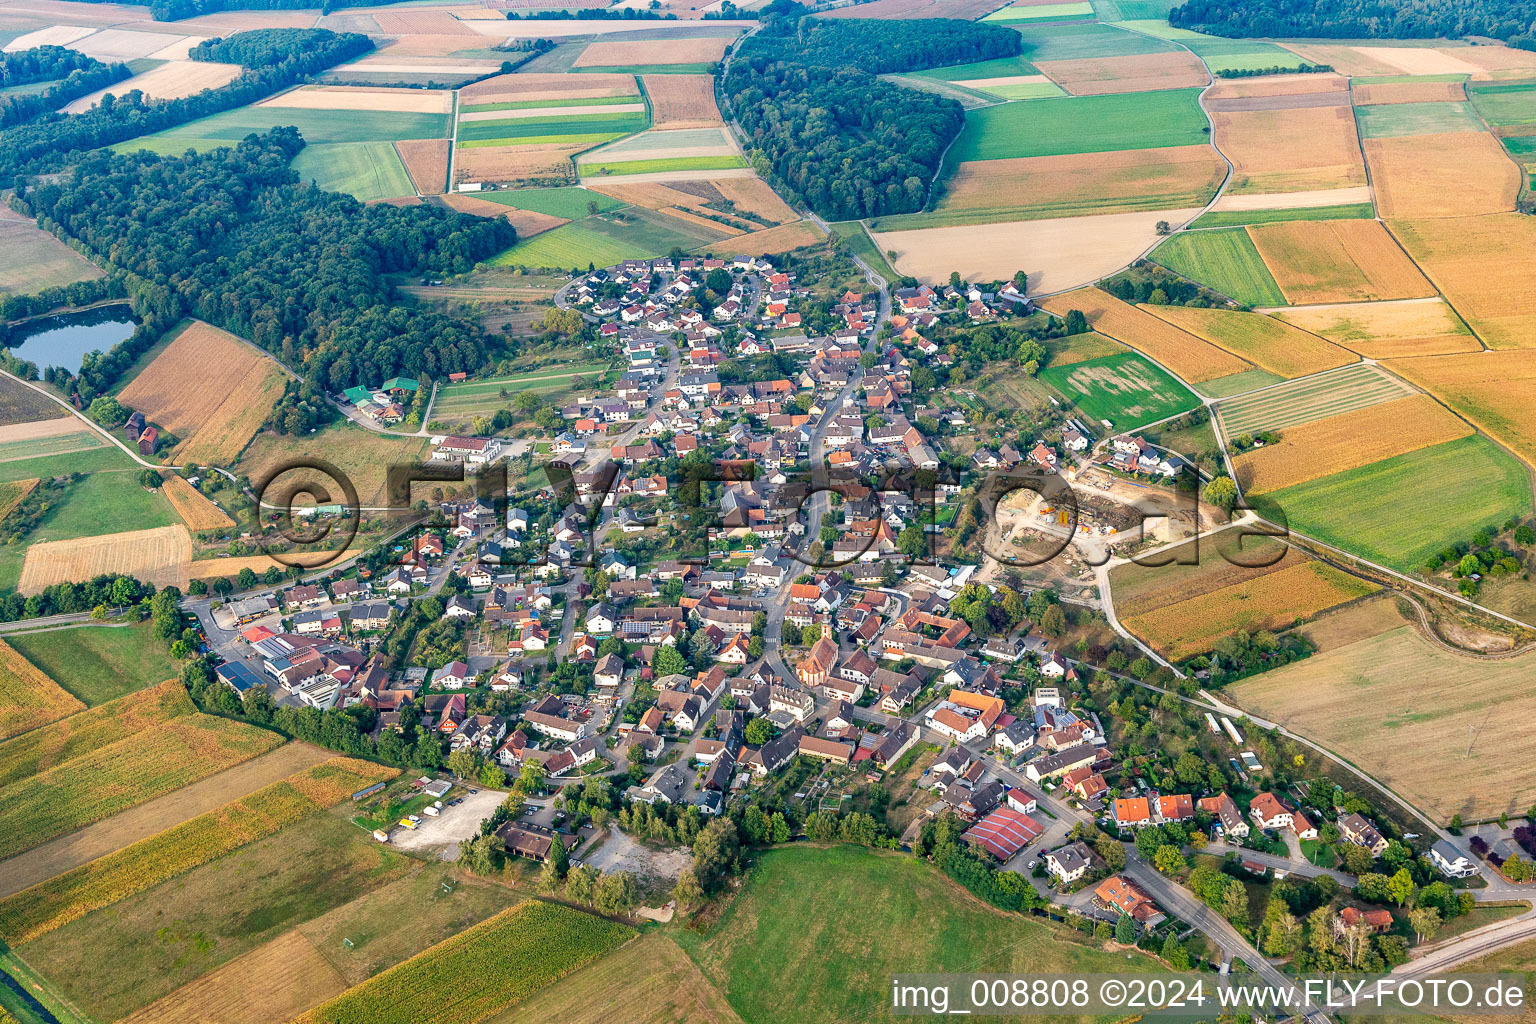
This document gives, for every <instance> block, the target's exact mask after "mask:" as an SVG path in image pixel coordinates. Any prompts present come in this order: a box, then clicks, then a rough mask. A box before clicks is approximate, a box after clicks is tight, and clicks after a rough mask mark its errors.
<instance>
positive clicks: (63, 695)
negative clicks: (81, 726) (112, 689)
mask: <svg viewBox="0 0 1536 1024" xmlns="http://www.w3.org/2000/svg"><path fill="white" fill-rule="evenodd" d="M83 710H85V705H84V704H82V703H80V701H79V700H78V699H76V698H75V697H73V696H71V695H70V693H69V691H67V690H65V689H64V688H63V687H62V686H60V685H59V684H58V683H56V682H54V681H53V680H52V679H49V678H48V677H47V676H46V675H44V674H43V672H42V671H41V670H40V669H38V668H37V667H36V666H34V665H33V664H32V663H31V662H30V661H28V660H27V659H26V658H23V657H22V656H21V654H20V653H18V652H17V651H16V650H15V649H14V648H12V647H11V646H10V645H9V644H7V643H5V642H4V641H3V640H0V739H6V738H8V737H11V736H15V735H16V734H17V733H22V732H26V731H27V730H29V729H35V728H37V727H38V726H40V725H47V724H48V723H49V722H55V721H57V720H58V719H60V718H64V717H65V716H66V715H72V714H74V713H75V712H77V711H83Z"/></svg>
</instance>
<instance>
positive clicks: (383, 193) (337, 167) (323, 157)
mask: <svg viewBox="0 0 1536 1024" xmlns="http://www.w3.org/2000/svg"><path fill="white" fill-rule="evenodd" d="M293 169H294V171H296V172H297V173H298V175H299V177H300V179H302V180H304V181H311V182H313V183H314V184H315V187H317V188H321V189H324V190H325V191H327V192H345V193H347V194H348V195H350V196H352V197H353V198H354V199H359V200H362V201H363V202H367V201H368V200H370V199H393V198H396V197H398V196H412V195H415V194H416V186H414V185H413V184H411V178H410V175H408V174H406V172H405V164H404V163H402V162H401V160H400V154H399V152H398V151H396V149H395V147H394V145H393V144H392V143H389V142H333V143H327V144H321V145H314V146H305V147H304V149H303V150H301V151H300V153H299V155H298V156H296V157H294V159H293Z"/></svg>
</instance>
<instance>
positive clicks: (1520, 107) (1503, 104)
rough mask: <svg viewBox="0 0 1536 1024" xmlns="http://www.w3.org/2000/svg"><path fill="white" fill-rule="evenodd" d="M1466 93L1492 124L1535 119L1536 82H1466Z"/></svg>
mask: <svg viewBox="0 0 1536 1024" xmlns="http://www.w3.org/2000/svg"><path fill="white" fill-rule="evenodd" d="M1467 95H1468V96H1469V97H1470V98H1471V100H1472V105H1473V106H1474V107H1476V108H1477V112H1478V113H1479V114H1481V115H1483V117H1484V119H1486V120H1487V122H1488V123H1489V124H1491V125H1495V126H1497V127H1504V126H1506V125H1514V124H1532V123H1536V82H1469V83H1468V84H1467Z"/></svg>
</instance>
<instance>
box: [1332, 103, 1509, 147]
mask: <svg viewBox="0 0 1536 1024" xmlns="http://www.w3.org/2000/svg"><path fill="white" fill-rule="evenodd" d="M1355 118H1356V120H1358V121H1359V122H1360V134H1361V136H1362V137H1364V138H1367V139H1388V138H1397V137H1400V136H1404V135H1436V134H1439V133H1442V132H1475V131H1480V130H1481V129H1482V127H1483V123H1482V121H1481V120H1479V118H1478V116H1477V114H1476V112H1474V111H1473V110H1472V109H1471V107H1470V106H1469V105H1468V104H1466V103H1457V102H1451V103H1382V104H1375V105H1372V106H1365V107H1357V108H1356V109H1355Z"/></svg>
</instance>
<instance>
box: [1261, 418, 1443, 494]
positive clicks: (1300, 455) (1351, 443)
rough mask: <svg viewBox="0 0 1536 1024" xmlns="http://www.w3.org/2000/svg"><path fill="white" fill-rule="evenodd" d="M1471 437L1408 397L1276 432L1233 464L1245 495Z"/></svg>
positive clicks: (1314, 478) (1274, 489)
mask: <svg viewBox="0 0 1536 1024" xmlns="http://www.w3.org/2000/svg"><path fill="white" fill-rule="evenodd" d="M1470 433H1472V427H1471V426H1470V425H1468V423H1467V422H1466V421H1465V420H1463V419H1460V418H1459V417H1457V416H1456V415H1455V414H1454V413H1452V412H1451V411H1450V410H1448V409H1446V408H1445V406H1443V405H1441V404H1440V403H1438V402H1436V401H1435V400H1434V399H1433V398H1431V397H1430V396H1428V395H1408V396H1406V397H1404V398H1396V399H1393V400H1392V401H1390V402H1382V403H1380V404H1379V405H1372V406H1367V407H1366V408H1364V409H1356V410H1354V411H1353V412H1346V413H1341V414H1339V415H1338V416H1329V417H1328V418H1327V419H1321V420H1313V421H1312V422H1311V423H1303V424H1299V425H1297V426H1294V427H1287V428H1286V429H1285V430H1284V431H1282V432H1281V435H1280V440H1279V442H1277V443H1274V444H1267V445H1265V446H1264V447H1263V448H1254V449H1252V450H1250V451H1246V452H1243V453H1242V454H1241V455H1239V456H1237V457H1236V458H1235V459H1234V460H1233V468H1234V469H1236V470H1237V479H1238V482H1239V483H1241V484H1242V485H1243V489H1244V490H1245V491H1248V492H1249V493H1253V494H1259V493H1264V492H1268V491H1278V490H1282V489H1284V488H1286V487H1292V486H1294V485H1296V484H1301V483H1306V482H1307V481H1308V480H1318V479H1321V478H1322V477H1325V476H1332V475H1333V474H1334V473H1342V472H1344V471H1346V470H1350V469H1355V468H1357V467H1360V466H1366V465H1370V464H1371V463H1373V462H1380V461H1381V460H1382V459H1390V458H1392V457H1394V456H1397V455H1404V454H1406V453H1408V452H1412V451H1418V450H1419V449H1420V448H1428V447H1431V446H1432V445H1437V444H1443V443H1445V442H1446V441H1454V440H1456V439H1457V438H1461V437H1466V436H1467V435H1468V434H1470Z"/></svg>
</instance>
